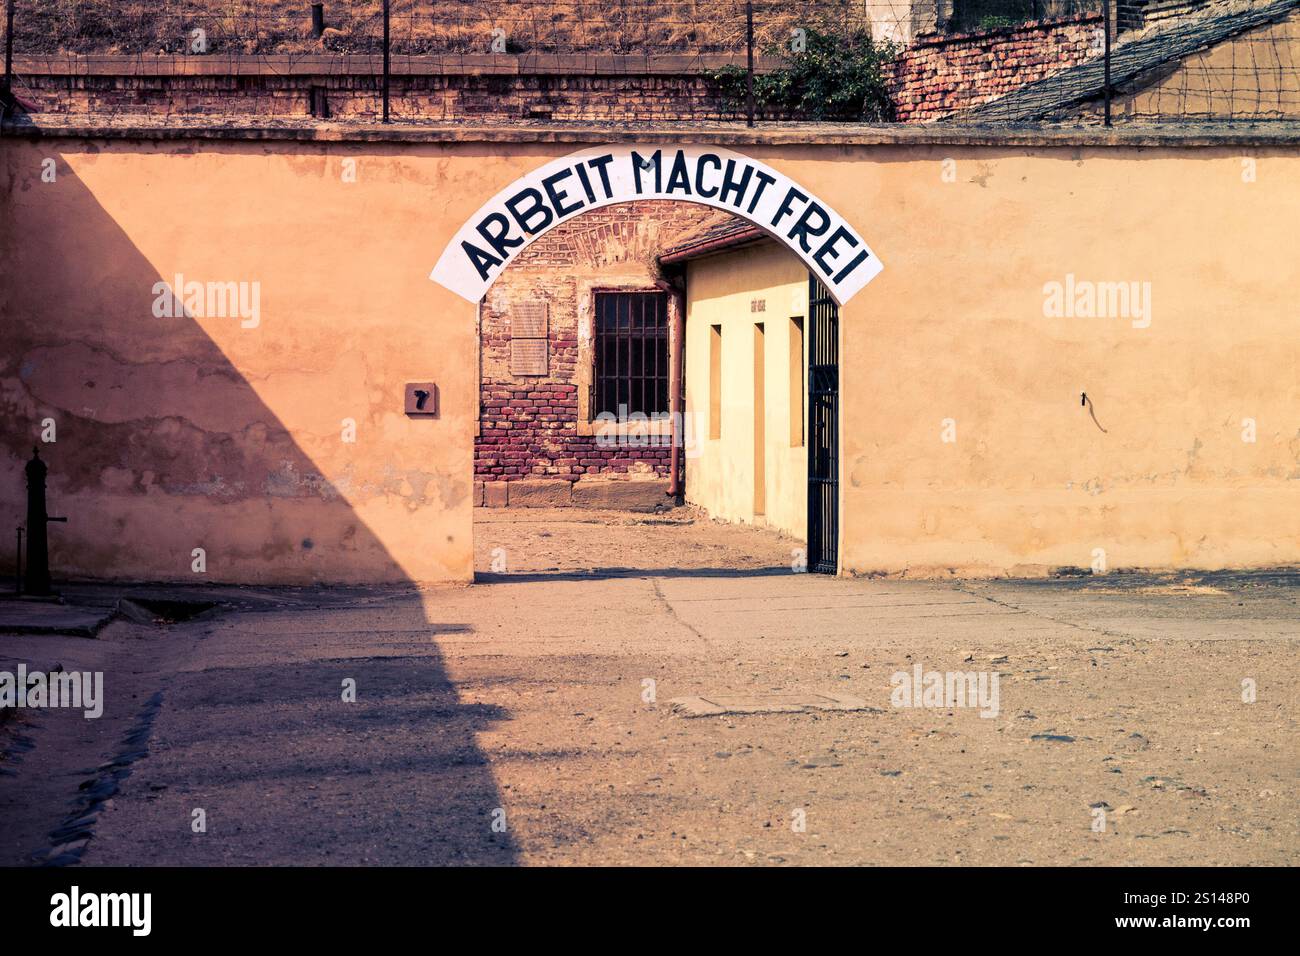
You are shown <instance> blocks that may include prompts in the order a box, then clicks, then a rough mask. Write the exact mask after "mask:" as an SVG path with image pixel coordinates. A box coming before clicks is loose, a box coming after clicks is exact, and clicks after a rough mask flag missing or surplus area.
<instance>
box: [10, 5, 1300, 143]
mask: <svg viewBox="0 0 1300 956" xmlns="http://www.w3.org/2000/svg"><path fill="white" fill-rule="evenodd" d="M0 3H4V4H5V5H6V9H5V13H6V17H5V21H4V23H5V76H4V86H3V95H4V97H5V103H6V113H7V114H8V113H13V112H15V111H26V110H31V111H44V112H55V113H77V112H84V113H94V114H97V115H104V116H110V117H112V116H120V115H123V114H130V115H149V114H154V115H156V114H157V113H160V112H161V113H165V114H167V115H173V114H176V113H191V114H200V113H213V112H215V113H221V114H224V115H227V116H231V117H233V116H238V115H244V116H247V117H250V118H264V119H275V118H293V117H302V116H315V117H317V118H344V119H346V118H365V119H380V120H384V121H388V120H392V121H396V122H417V121H444V122H445V121H474V120H480V121H489V122H500V121H502V120H511V119H514V120H521V121H527V122H547V121H558V120H589V121H608V122H637V121H655V120H690V119H695V120H708V119H730V120H736V119H745V120H747V121H749V122H759V121H780V120H836V121H850V122H905V123H929V122H941V123H980V124H1012V123H1033V122H1071V123H1111V122H1176V121H1196V122H1261V121H1272V120H1295V119H1300V64H1297V62H1296V60H1297V54H1298V53H1300V0H915V2H909V0H599V2H597V0H504V2H496V3H493V4H484V3H482V2H472V0H442V2H436V3H435V2H430V0H321V2H312V0H0Z"/></svg>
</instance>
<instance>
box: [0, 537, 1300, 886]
mask: <svg viewBox="0 0 1300 956" xmlns="http://www.w3.org/2000/svg"><path fill="white" fill-rule="evenodd" d="M641 520H644V519H619V522H620V523H617V524H615V525H614V526H612V527H611V526H609V525H607V524H603V523H598V522H597V521H596V520H594V519H593V518H592V516H589V515H588V516H584V515H581V514H574V513H564V514H556V513H539V514H530V515H526V516H514V517H511V516H503V515H492V516H485V518H484V521H483V523H482V524H480V526H479V529H478V531H479V538H480V546H481V549H482V551H483V558H484V559H485V565H484V566H485V568H486V560H488V559H490V556H491V554H492V552H493V549H496V548H500V549H502V550H504V551H505V553H506V555H507V558H508V561H507V567H508V570H506V571H504V572H497V573H495V574H492V573H490V572H488V573H486V574H485V579H486V583H482V584H478V585H476V586H474V587H472V588H470V587H467V588H444V589H434V590H425V591H415V590H392V591H384V590H373V589H369V590H361V589H358V590H351V591H345V590H332V591H328V592H326V591H313V590H310V589H308V590H301V589H299V590H295V591H283V592H278V591H253V590H250V589H243V590H241V591H240V592H239V593H238V596H239V599H240V600H239V605H238V607H237V609H235V610H230V611H226V612H224V613H219V614H216V615H211V614H210V615H205V616H203V617H200V618H197V619H195V620H193V621H190V622H185V623H180V624H176V625H173V626H171V627H166V628H156V627H150V626H148V625H144V624H136V623H133V622H124V621H120V622H117V623H115V624H113V625H110V626H109V627H108V628H107V629H105V631H104V632H102V634H101V638H100V639H99V640H96V641H87V640H84V639H74V638H61V637H34V636H23V637H5V638H0V641H3V643H0V655H3V656H4V657H5V658H7V659H8V660H7V661H6V660H0V669H3V668H4V667H6V666H8V663H9V662H12V661H15V660H17V659H23V660H27V661H31V662H41V661H44V662H46V663H47V664H52V663H53V662H54V661H55V660H56V659H57V660H58V661H59V662H61V663H62V664H63V666H64V667H65V668H68V669H74V668H76V667H79V666H80V667H93V668H102V669H104V670H105V671H106V672H107V677H106V682H107V686H108V698H109V701H108V706H107V707H106V711H105V716H104V717H103V718H102V719H101V720H100V721H86V720H83V719H80V718H78V717H75V716H74V715H71V714H68V713H66V712H58V713H54V712H49V713H45V714H42V715H40V716H39V719H38V720H36V721H34V722H31V721H29V719H28V717H29V715H24V717H23V718H22V720H21V721H20V724H19V732H20V733H21V735H23V738H24V739H26V740H29V741H30V742H31V743H32V744H33V746H31V747H30V749H27V750H23V751H22V752H21V753H15V756H19V757H21V759H22V763H20V764H16V765H15V764H13V763H12V762H11V761H0V767H8V769H9V770H11V771H13V773H14V775H13V776H5V775H0V862H19V861H21V860H24V859H27V858H28V856H29V854H30V853H31V851H32V850H33V849H36V848H38V847H46V848H48V847H49V845H50V844H51V842H52V841H51V840H50V838H48V837H47V836H46V835H45V834H46V833H47V832H48V831H50V830H54V829H56V828H57V827H58V826H60V825H64V824H66V823H67V822H68V817H69V814H70V813H75V812H79V807H78V806H77V805H75V804H74V801H75V800H76V799H77V797H78V796H79V795H80V796H81V797H82V800H83V802H84V793H85V791H78V790H77V787H78V785H79V784H80V783H81V782H83V781H85V780H87V779H89V780H91V781H96V780H98V781H101V782H102V780H103V779H104V771H103V770H97V769H96V768H97V767H99V766H100V765H101V764H104V763H105V762H111V760H112V758H113V757H115V756H118V755H120V754H122V753H123V752H130V751H131V750H132V749H133V748H131V747H128V746H127V745H125V744H123V738H124V737H126V736H128V735H130V734H131V733H132V732H133V730H134V729H136V728H138V727H139V726H140V723H141V720H142V719H144V720H145V721H146V723H147V741H146V742H145V744H144V745H143V747H136V748H134V750H136V751H139V750H144V751H145V753H143V754H142V755H138V756H136V757H135V758H134V759H132V760H131V761H129V762H128V765H127V766H128V768H129V770H130V773H129V775H127V776H125V777H122V778H121V779H115V778H111V776H110V779H113V783H114V784H115V792H113V793H112V795H111V797H110V798H109V804H110V805H109V806H107V807H106V808H104V807H101V808H100V810H99V812H97V814H96V815H95V817H94V819H93V820H92V821H91V822H90V823H89V824H87V825H86V826H85V828H84V830H85V836H86V839H84V840H81V841H79V842H78V841H73V844H74V845H73V846H72V848H71V851H70V852H71V859H79V860H80V864H81V865H99V864H114V863H145V864H148V863H184V864H251V863H264V864H265V863H308V864H349V863H392V864H435V863H473V864H497V863H501V864H507V863H534V864H535V863H615V864H624V863H626V864H638V863H640V864H663V863H673V864H702V863H724V864H773V863H831V864H890V863H892V864H930V863H966V864H976V863H978V864H1030V863H1033V864H1045V863H1059V864H1126V863H1141V864H1160V863H1172V864H1191V863H1231V864H1281V863H1289V864H1295V863H1297V862H1300V833H1298V823H1297V821H1298V820H1300V814H1298V813H1297V810H1298V809H1300V807H1298V806H1297V798H1296V789H1295V780H1296V776H1297V770H1300V756H1298V754H1297V744H1296V740H1297V719H1296V715H1297V707H1298V706H1300V696H1298V692H1297V689H1296V676H1297V674H1298V673H1300V668H1297V663H1300V654H1298V653H1297V652H1298V650H1300V643H1298V642H1300V615H1298V614H1297V600H1298V599H1300V587H1297V586H1296V581H1295V579H1294V576H1288V575H1279V576H1273V577H1269V576H1263V575H1255V576H1232V575H1222V576H1211V577H1209V578H1200V577H1191V576H1179V577H1171V578H1162V579H1149V578H1140V579H1139V578H1137V577H1135V576H1123V575H1112V576H1109V577H1106V578H1098V579H1090V580H1084V581H1061V582H1051V583H1042V582H1033V583H1028V582H986V583H978V582H966V583H963V582H917V581H894V580H838V579H828V578H823V577H815V576H809V575H800V574H793V573H791V572H790V571H789V569H788V563H787V561H788V557H789V552H790V550H791V542H790V541H788V540H786V539H781V538H778V537H776V536H774V535H768V534H766V533H763V532H756V531H752V530H749V531H746V530H742V529H735V528H730V527H727V526H716V525H713V524H712V523H703V522H696V523H693V524H684V523H681V522H680V521H670V522H668V523H663V522H662V521H660V522H658V523H638V522H639V521H641ZM650 520H652V521H653V520H655V519H650ZM629 538H631V539H633V540H635V541H637V542H639V546H638V547H636V548H632V549H629V548H628V547H627V546H626V545H627V539H629ZM611 541H613V542H614V546H613V550H611V546H610V542H611ZM796 544H797V543H796ZM614 565H617V566H618V567H619V568H621V570H619V571H618V572H616V573H612V574H611V573H608V572H602V571H599V570H598V569H599V568H601V567H606V568H608V567H610V566H614ZM638 567H640V568H643V569H647V570H645V571H638V570H637V569H638ZM728 568H730V570H728ZM226 596H229V594H227V595H226ZM915 664H921V665H922V669H923V671H929V670H936V671H974V672H984V673H985V674H991V673H994V672H996V673H997V674H999V675H1000V676H999V687H1000V691H999V698H1000V699H999V710H998V714H997V715H996V716H995V717H989V718H981V717H980V716H979V715H978V713H977V712H976V711H975V710H974V709H968V708H896V707H894V706H892V703H891V690H892V686H891V676H892V675H893V674H895V673H896V672H899V671H905V672H911V670H912V667H913V665H915ZM1245 679H1251V680H1253V681H1254V682H1255V686H1256V687H1257V694H1258V697H1257V699H1256V700H1255V701H1254V702H1253V703H1244V702H1243V701H1242V681H1243V680H1245ZM345 680H353V681H355V682H356V690H357V694H356V702H355V703H346V702H344V701H343V700H342V693H343V686H344V681H345ZM650 682H652V683H650ZM651 689H653V695H651V693H650V691H651ZM810 692H831V693H836V694H847V695H851V696H855V697H858V698H861V699H863V700H864V701H866V702H867V704H868V705H869V706H870V707H871V709H870V710H867V711H860V712H852V713H828V712H811V713H795V714H761V715H744V716H733V715H728V716H721V717H700V718H685V717H681V716H676V715H674V714H673V713H672V709H671V708H670V707H669V706H668V704H667V701H668V700H669V699H670V698H674V697H682V696H709V695H714V696H717V695H727V694H736V695H747V696H750V697H762V695H765V694H770V695H781V694H790V693H810ZM156 693H161V694H162V703H161V707H159V708H158V709H157V713H156V717H154V716H152V715H151V714H149V713H148V710H149V701H150V699H151V697H152V695H154V694H156ZM651 696H653V700H647V698H648V697H651ZM3 739H10V740H12V739H13V724H12V723H11V725H10V727H9V729H7V730H5V731H0V740H3ZM3 746H4V745H3V744H2V743H0V747H3ZM196 809H201V810H202V811H204V815H205V819H206V832H204V833H195V832H193V827H192V821H193V819H194V811H195V810H196ZM1097 811H1100V813H1101V817H1102V818H1103V819H1104V820H1105V824H1106V829H1105V831H1104V832H1101V833H1098V832H1094V831H1093V829H1092V826H1093V824H1094V822H1095V821H1096V820H1097V819H1098V813H1097ZM801 822H802V828H801V827H800V826H799V824H800V823H801ZM494 823H497V824H498V826H497V828H496V830H494V827H493V824H494ZM501 824H504V830H502V829H501ZM67 835H68V833H67V831H66V830H65V832H64V834H63V837H64V838H66V837H67ZM65 852H68V851H67V848H66V847H65Z"/></svg>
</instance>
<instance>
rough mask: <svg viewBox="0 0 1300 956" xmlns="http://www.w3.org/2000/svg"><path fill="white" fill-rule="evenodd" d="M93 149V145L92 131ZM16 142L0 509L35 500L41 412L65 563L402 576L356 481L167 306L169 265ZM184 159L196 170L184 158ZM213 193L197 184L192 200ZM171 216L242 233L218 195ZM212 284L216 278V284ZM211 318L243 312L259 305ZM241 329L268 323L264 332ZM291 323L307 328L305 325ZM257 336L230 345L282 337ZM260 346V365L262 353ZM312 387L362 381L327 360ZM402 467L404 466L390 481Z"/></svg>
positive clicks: (382, 578)
mask: <svg viewBox="0 0 1300 956" xmlns="http://www.w3.org/2000/svg"><path fill="white" fill-rule="evenodd" d="M85 148H86V149H87V151H88V156H89V158H90V159H92V160H93V156H94V153H96V152H97V149H96V147H94V146H93V145H88V146H86V147H85ZM7 152H8V153H9V156H8V162H7V163H6V166H7V167H8V169H7V171H8V174H9V175H8V181H7V188H6V193H7V195H5V197H4V200H3V201H4V202H5V204H6V206H7V207H8V210H7V212H9V213H10V214H9V215H8V216H7V218H8V219H9V229H8V234H7V236H6V237H5V240H4V243H5V246H4V247H3V249H0V254H2V255H3V261H4V262H5V263H6V265H7V266H8V267H9V275H8V277H7V281H6V283H5V288H4V290H3V292H0V295H3V296H4V298H3V300H0V302H3V310H4V316H5V318H4V328H3V331H2V332H0V335H2V336H3V341H4V349H3V352H2V353H0V380H2V381H3V386H2V389H0V411H2V412H3V414H4V416H5V422H6V427H5V429H4V432H3V447H2V448H0V485H2V487H3V489H4V491H3V499H4V501H5V502H6V507H5V508H4V513H5V514H6V515H7V516H9V517H11V518H14V519H16V520H15V521H14V524H13V525H10V527H11V528H12V527H14V525H16V524H17V523H18V521H19V520H21V517H22V516H23V515H24V514H25V507H24V503H23V502H24V495H25V486H24V479H23V472H22V465H23V463H24V462H25V461H26V459H28V458H30V456H31V449H32V445H33V444H34V442H35V441H36V440H37V439H38V438H39V437H40V435H41V432H42V423H43V422H48V423H51V424H52V427H53V428H54V429H56V436H57V440H56V441H55V442H54V443H51V444H43V445H42V446H41V453H42V457H43V458H44V459H45V460H46V462H47V464H48V465H49V468H50V475H49V482H48V487H49V492H48V497H49V510H50V513H51V514H60V515H66V516H68V518H69V523H68V524H67V525H59V526H55V527H53V528H52V529H51V535H50V548H51V551H50V559H51V569H52V572H53V574H54V576H55V578H56V579H58V578H60V577H62V578H65V579H85V578H88V579H96V580H126V581H183V582H185V583H197V582H203V583H208V582H231V583H244V584H248V583H269V584H286V583H289V584H310V583H315V582H319V581H329V582H352V583H386V584H393V583H400V582H402V581H405V580H407V575H406V573H405V572H404V570H403V568H402V567H401V565H400V563H399V562H398V561H397V560H396V559H395V558H394V557H393V555H392V554H391V553H390V552H389V551H388V549H387V548H386V547H385V545H384V543H383V542H381V540H380V539H379V538H378V536H377V535H376V534H375V533H374V532H373V531H372V530H371V529H370V528H369V527H367V525H366V523H365V522H364V521H363V520H362V519H361V517H360V516H359V515H358V514H357V513H356V511H355V509H354V508H353V507H352V505H351V504H350V503H349V501H348V500H347V498H345V496H344V494H342V493H341V492H342V491H344V490H347V489H341V488H340V487H338V486H336V484H335V483H334V482H331V481H330V480H328V479H327V478H326V477H325V476H324V475H323V474H322V473H321V469H320V468H318V467H317V466H316V465H314V464H313V462H312V460H311V458H310V457H309V455H308V454H307V453H306V452H305V451H304V450H303V448H302V447H301V446H300V444H299V442H298V441H296V440H295V437H294V435H292V434H291V433H290V431H289V430H288V428H286V426H285V425H284V424H283V423H282V422H281V420H280V419H279V418H278V417H277V416H276V414H275V413H273V412H272V411H271V410H270V408H268V406H267V405H266V404H265V402H264V401H263V400H262V399H261V398H260V397H259V395H258V393H257V391H256V390H255V389H254V387H253V386H252V385H251V384H250V382H249V381H248V380H247V378H246V377H245V375H244V374H242V373H241V371H240V370H239V369H237V368H236V367H235V365H234V364H233V363H232V362H231V361H230V360H229V359H228V358H227V356H226V354H224V353H223V351H222V348H221V347H220V346H219V345H218V344H217V343H216V342H215V341H214V340H213V338H212V337H210V335H209V334H208V332H207V331H205V329H204V328H203V327H202V326H201V325H200V323H199V322H198V321H196V320H195V319H194V318H192V317H191V315H190V314H189V313H188V312H187V310H186V308H185V306H184V303H182V304H181V305H180V306H179V307H177V308H176V309H175V311H174V312H173V311H172V309H171V303H170V301H168V299H169V296H170V291H169V287H170V286H171V285H173V284H174V281H175V277H174V276H161V275H159V274H158V273H157V271H156V270H155V269H154V268H153V267H152V266H151V265H150V263H149V261H148V260H147V259H146V258H145V256H144V255H143V254H142V253H141V252H140V250H139V249H137V248H136V247H135V245H133V243H132V241H131V239H130V238H129V237H128V235H127V234H126V232H124V231H123V229H122V228H121V227H119V225H118V224H117V223H115V222H114V220H113V217H112V216H111V215H110V214H109V213H108V212H106V210H105V209H104V208H103V206H102V205H101V204H100V202H99V201H98V200H97V199H96V197H95V196H94V195H93V194H92V192H91V191H90V189H89V188H87V186H86V185H85V184H84V183H83V182H82V181H81V180H80V179H79V178H78V176H77V175H76V174H75V173H74V172H73V170H72V169H71V168H70V167H69V165H68V164H67V162H66V161H65V160H64V159H63V157H58V158H57V159H53V157H54V155H55V154H54V150H53V149H52V148H48V149H30V148H23V146H21V145H19V146H18V147H17V148H13V149H9V150H7ZM43 157H49V159H45V158H43ZM87 158H88V157H87V156H79V157H78V159H79V161H86V160H87ZM51 160H52V161H54V162H56V163H57V181H56V182H55V183H44V182H42V181H41V176H42V172H43V170H42V167H41V165H40V164H41V163H42V162H46V161H51ZM172 161H173V162H175V163H184V162H187V159H186V158H185V157H183V156H178V157H176V158H175V159H173V160H172ZM189 162H191V163H192V162H193V161H192V160H189ZM189 175H191V176H193V175H197V173H196V172H195V171H194V170H193V168H192V167H191V169H190V172H189ZM132 189H136V190H141V191H140V192H139V193H138V195H139V196H140V197H141V199H140V203H141V205H143V204H144V203H146V202H147V201H148V194H147V191H144V190H143V189H142V187H140V186H139V185H133V186H132ZM208 199H209V197H208V196H207V195H206V194H205V193H203V192H201V191H199V190H198V189H196V190H195V203H196V206H199V205H201V204H202V203H204V202H206V201H207V200H208ZM237 201H238V200H237ZM244 201H250V200H247V199H245V200H244ZM165 214H166V215H172V211H171V210H167V211H166V213H165ZM174 214H175V216H176V220H177V225H176V226H174V227H172V229H173V232H172V235H176V236H178V237H180V236H182V233H183V239H184V241H186V242H190V243H193V242H194V241H195V238H194V237H195V236H196V235H202V234H203V232H204V231H206V232H207V233H208V234H209V235H211V236H212V237H213V239H212V242H213V245H214V248H215V247H218V244H219V243H224V245H221V246H220V248H221V249H223V250H227V249H229V248H230V245H231V242H232V238H233V239H234V240H235V241H237V236H234V237H232V233H236V232H237V230H235V229H233V228H228V229H227V230H226V232H225V234H223V233H222V224H221V221H220V220H221V217H222V213H221V211H220V210H213V211H211V212H209V211H206V210H203V209H201V208H200V209H184V210H176V211H175V213H174ZM208 217H211V218H210V219H209V218H208ZM151 231H152V230H151ZM163 233H164V234H166V233H165V230H163ZM222 254H223V255H229V253H227V252H223V253H222ZM196 271H197V270H196ZM195 278H202V279H209V280H211V279H212V278H219V279H221V280H225V279H233V278H235V277H233V276H219V277H212V276H206V275H205V276H197V277H195ZM160 284H161V285H160ZM217 284H218V283H215V282H211V281H209V282H208V283H206V285H207V286H208V291H211V288H212V286H214V285H217ZM282 284H283V283H282ZM230 285H231V286H235V285H238V286H240V287H239V288H235V289H230V290H226V289H223V290H221V292H220V295H222V296H225V295H227V291H228V292H229V299H228V301H229V302H231V303H234V302H236V299H237V298H238V301H239V303H240V305H242V306H244V307H245V308H246V309H247V308H248V307H258V308H260V302H259V301H258V300H259V299H260V288H258V286H259V283H254V282H243V283H235V282H231V283H230ZM283 298H284V295H283V293H281V299H282V300H283ZM200 308H202V307H200ZM158 311H161V312H163V313H164V314H162V315H158V314H156V313H157V312H158ZM204 321H212V320H206V319H205V320H204ZM216 321H219V322H222V323H229V324H230V327H231V328H237V327H238V326H239V325H242V324H243V323H244V322H245V321H248V322H253V321H259V320H258V319H253V320H243V319H241V318H238V317H234V318H221V319H219V320H216ZM299 321H300V322H303V323H305V321H306V320H299ZM235 334H237V335H244V336H248V335H252V334H258V335H260V334H261V330H259V332H258V333H250V332H237V333H235ZM298 334H299V335H307V334H310V333H309V332H308V329H307V327H306V326H305V325H304V328H303V331H301V332H299V333H298ZM250 341H251V340H250V339H247V338H246V339H244V340H242V341H240V342H239V343H238V344H237V345H236V346H235V347H236V348H238V349H241V350H243V351H244V352H245V353H249V352H251V351H252V350H255V349H261V350H262V354H268V353H273V351H274V349H275V348H276V347H277V346H276V345H267V344H263V343H264V342H265V341H266V339H265V338H262V339H260V340H259V341H258V342H257V343H256V344H255V345H253V346H250V345H248V344H247V343H248V342H250ZM252 359H253V361H254V362H255V363H256V364H261V361H262V358H261V355H255V354H254V355H252ZM268 361H269V360H268ZM246 367H247V366H246ZM281 368H282V366H281ZM277 374H279V375H280V377H281V378H283V379H290V380H293V379H294V378H295V375H296V376H297V377H298V378H301V379H306V378H308V376H309V375H310V373H308V374H307V375H304V374H302V373H300V372H299V371H298V370H294V369H290V370H289V371H287V372H285V371H278V372H277ZM330 374H331V375H333V374H334V372H333V370H331V371H330ZM260 377H261V379H262V380H264V381H265V380H266V379H267V378H268V377H269V376H268V375H267V374H262V375H261V376H260ZM309 386H310V387H311V389H313V390H314V394H315V396H317V400H318V401H319V400H320V399H319V396H320V392H321V391H322V390H338V389H351V388H352V382H351V381H347V382H342V383H340V382H339V381H338V380H337V379H335V378H330V379H327V378H325V376H324V373H322V376H321V380H320V383H319V384H317V383H315V382H311V383H309ZM295 387H296V388H298V391H299V392H300V393H301V398H299V397H298V396H297V395H295V399H294V400H295V401H300V402H302V403H307V402H310V401H312V398H313V391H308V386H304V385H301V384H299V385H296V386H295ZM358 391H362V392H363V394H364V391H363V389H360V388H358ZM337 421H338V419H335V422H337ZM331 427H332V428H333V429H337V427H338V426H337V425H335V426H331ZM329 440H330V441H331V442H332V443H333V442H337V441H340V440H341V436H340V432H339V431H338V430H334V431H332V434H331V436H330V439H329ZM317 441H318V442H319V441H320V439H319V437H318V438H317ZM339 447H343V446H342V445H340V446H339ZM349 447H353V448H364V446H361V445H353V446H349ZM367 455H369V460H371V461H373V460H374V457H375V456H374V454H373V453H371V452H365V451H359V452H357V454H356V455H355V456H354V459H353V460H356V461H363V462H364V461H366V460H367V458H366V456H367ZM351 468H352V466H351V464H350V463H349V464H347V465H346V466H344V467H341V468H338V469H335V471H334V472H333V473H335V474H339V473H340V472H341V473H342V474H343V475H344V476H345V479H353V478H354V476H353V475H352V472H351ZM365 480H366V479H365V478H364V476H363V477H362V478H361V479H359V480H352V484H353V485H354V486H355V485H357V484H364V482H365ZM400 481H401V476H397V477H396V478H395V479H394V482H395V483H400ZM372 484H373V482H372ZM353 490H355V488H354V489H353ZM373 493H374V494H379V495H383V494H389V493H390V489H388V488H386V487H381V488H379V489H378V490H377V491H374V492H373ZM354 500H355V498H354ZM425 514H427V515H430V517H433V516H434V515H433V513H432V512H431V511H428V510H426V511H425ZM196 548H201V549H203V555H202V561H203V566H204V567H203V570H202V572H197V571H196V567H195V562H196V558H197V557H198V556H196V555H195V553H194V549H196ZM12 565H13V548H12V546H10V547H0V570H5V569H12Z"/></svg>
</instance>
